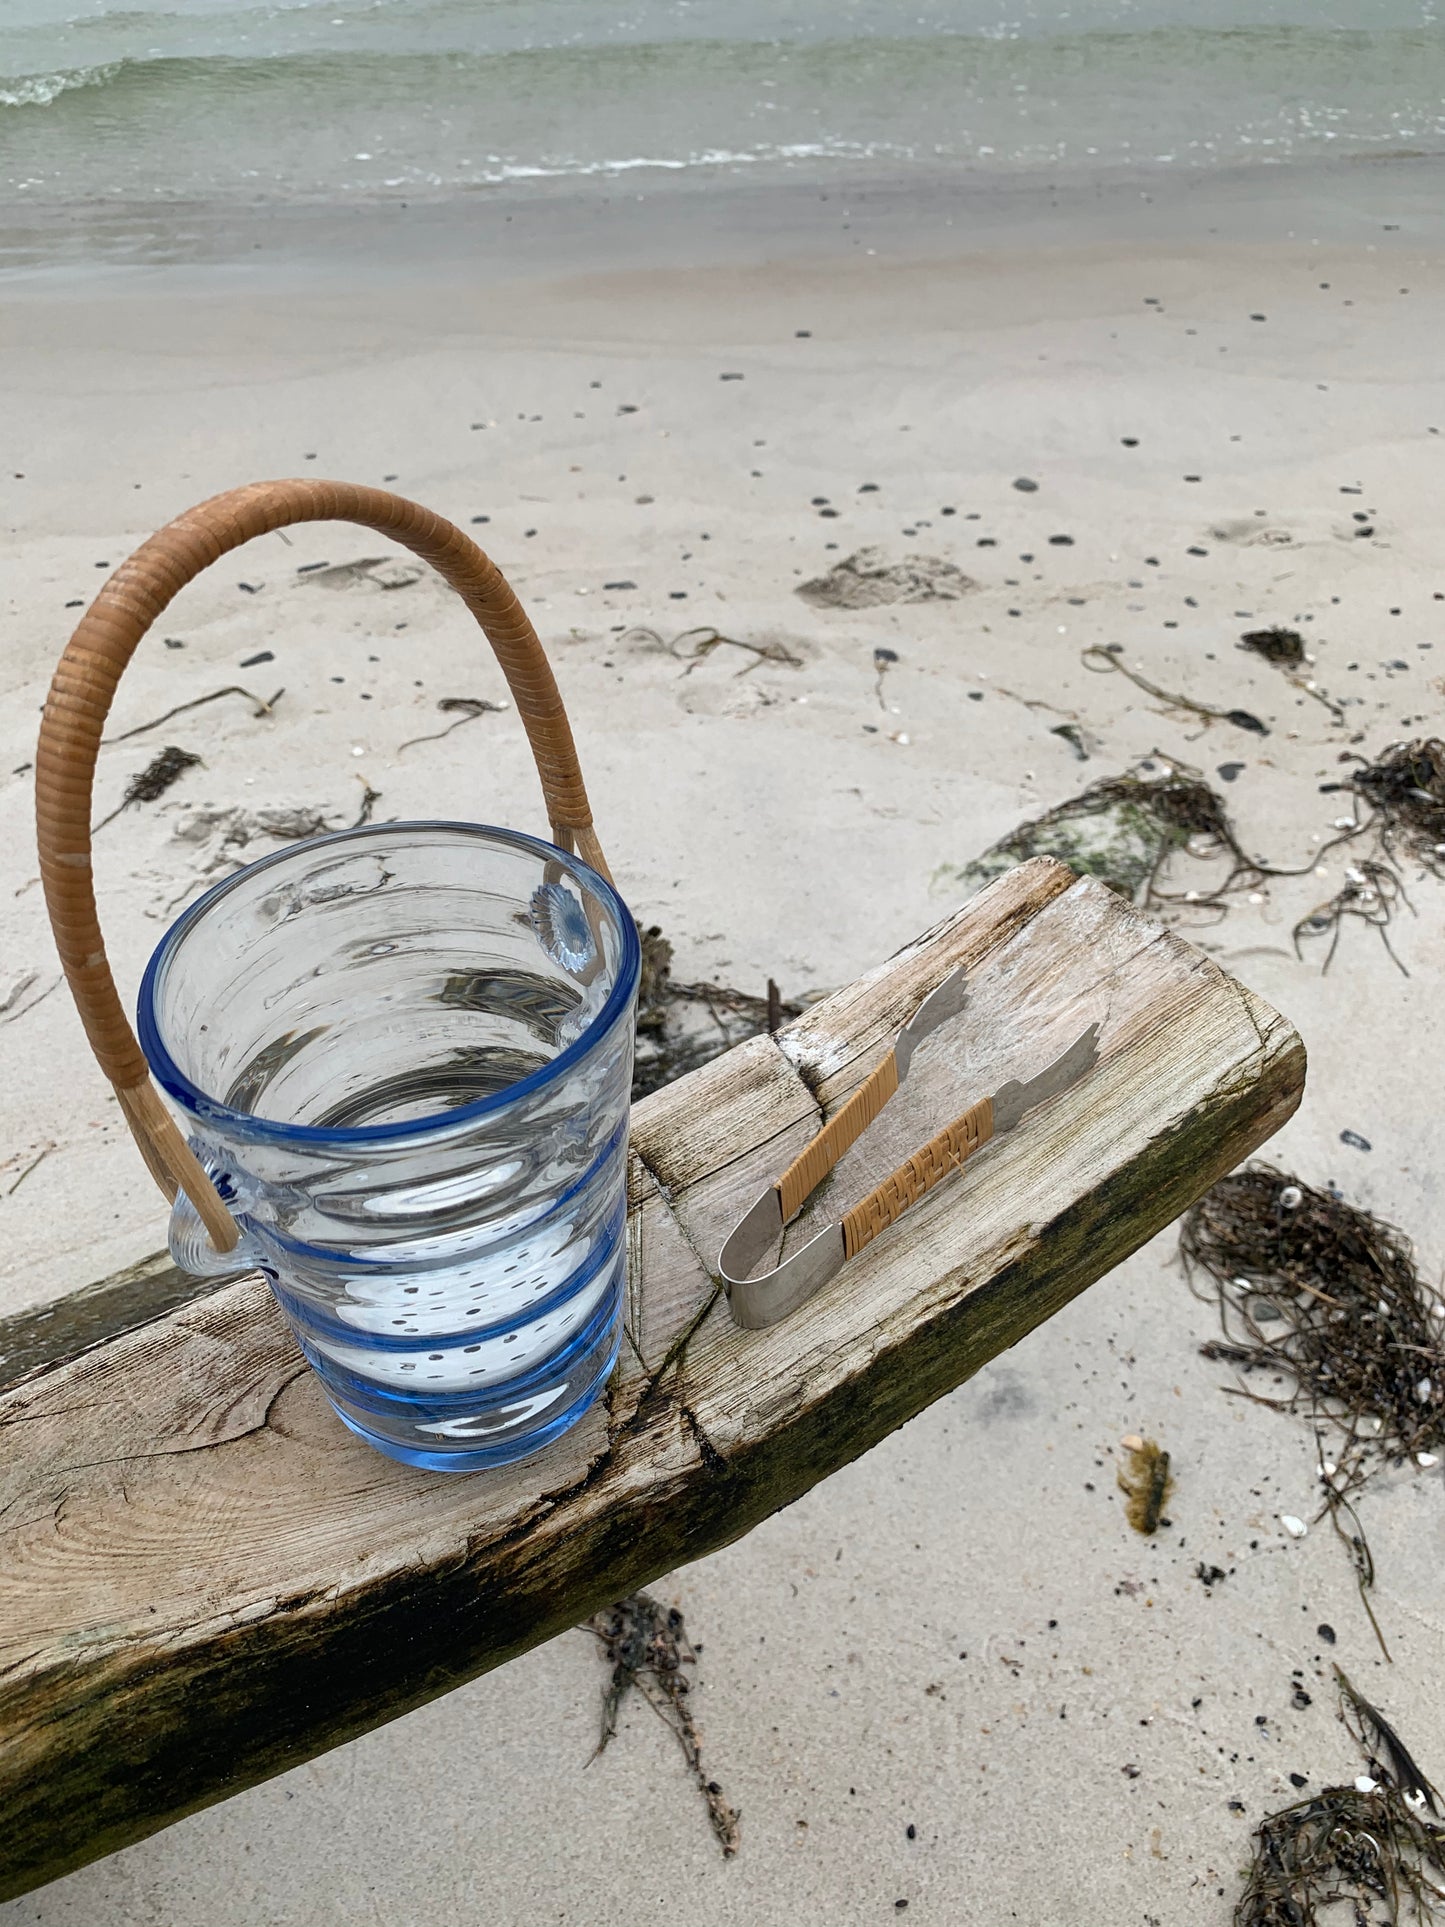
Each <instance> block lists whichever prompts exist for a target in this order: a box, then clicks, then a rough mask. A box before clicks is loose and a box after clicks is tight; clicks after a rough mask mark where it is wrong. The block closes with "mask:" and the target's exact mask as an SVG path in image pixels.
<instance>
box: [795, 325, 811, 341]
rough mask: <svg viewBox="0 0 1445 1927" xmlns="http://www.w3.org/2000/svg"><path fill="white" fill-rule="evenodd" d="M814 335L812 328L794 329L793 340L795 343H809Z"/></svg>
mask: <svg viewBox="0 0 1445 1927" xmlns="http://www.w3.org/2000/svg"><path fill="white" fill-rule="evenodd" d="M812 333H813V330H812V329H811V328H794V330H793V339H794V341H808V340H810V339H811V337H812Z"/></svg>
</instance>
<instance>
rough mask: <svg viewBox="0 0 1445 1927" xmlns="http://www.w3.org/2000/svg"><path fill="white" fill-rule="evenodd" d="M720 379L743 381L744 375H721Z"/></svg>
mask: <svg viewBox="0 0 1445 1927" xmlns="http://www.w3.org/2000/svg"><path fill="white" fill-rule="evenodd" d="M718 380H719V381H741V380H742V376H741V375H739V374H728V375H719V376H718Z"/></svg>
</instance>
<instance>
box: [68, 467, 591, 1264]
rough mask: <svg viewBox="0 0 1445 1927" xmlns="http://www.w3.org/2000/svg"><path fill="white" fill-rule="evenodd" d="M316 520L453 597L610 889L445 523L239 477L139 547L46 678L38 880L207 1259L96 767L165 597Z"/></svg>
mask: <svg viewBox="0 0 1445 1927" xmlns="http://www.w3.org/2000/svg"><path fill="white" fill-rule="evenodd" d="M327 521H343V522H356V523H359V524H360V525H361V526H362V527H363V528H369V529H375V530H376V532H377V533H378V534H379V535H388V536H391V537H392V538H393V539H394V540H395V541H397V542H400V543H402V544H403V545H404V546H405V547H406V548H409V549H410V550H411V551H412V553H413V554H414V555H416V556H419V557H420V558H421V560H422V561H423V562H427V563H429V564H430V565H431V566H432V568H434V569H435V570H436V571H437V572H438V574H439V575H441V576H443V577H445V579H446V580H447V581H448V582H449V583H450V584H451V586H452V588H454V589H455V590H456V592H457V594H458V595H459V596H460V597H461V598H462V600H463V602H465V603H466V605H467V607H468V608H469V609H470V610H471V612H472V614H473V615H474V616H475V617H476V619H477V622H478V623H479V624H480V626H481V628H482V630H483V632H484V633H485V635H486V637H487V640H488V641H489V642H490V643H491V645H492V648H493V649H494V651H495V652H496V656H497V660H498V662H499V663H500V664H501V666H502V671H503V674H504V675H505V676H506V678H507V683H508V686H509V688H510V690H511V693H512V698H513V700H514V702H515V703H516V705H517V709H518V712H519V714H520V715H521V718H522V722H523V725H524V727H525V729H526V731H527V738H528V741H529V743H530V744H531V748H532V755H533V758H534V760H535V762H536V765H537V774H538V775H539V776H540V778H541V780H542V791H543V794H544V796H545V798H546V803H547V816H548V820H549V822H550V823H551V827H552V840H553V842H555V843H556V844H558V845H559V847H560V848H562V849H564V850H569V851H571V850H575V851H576V852H577V854H578V855H580V856H581V857H582V858H583V859H584V860H585V861H586V862H588V863H590V864H591V865H592V867H593V868H594V869H595V870H598V871H600V872H601V873H602V875H603V876H605V877H607V878H608V880H609V881H611V875H610V872H609V871H608V868H607V863H606V859H605V858H604V857H603V854H602V848H601V845H600V844H599V843H598V841H597V835H596V832H595V831H594V829H593V827H592V811H591V808H590V806H589V805H588V801H587V791H586V787H585V786H584V784H583V781H582V772H581V770H580V769H579V768H578V765H577V751H576V747H575V745H574V743H573V741H572V731H571V728H570V726H569V724H568V721H567V712H566V710H565V709H564V707H563V704H562V697H561V695H560V693H559V691H558V688H557V684H556V682H555V680H554V678H553V675H552V670H551V665H550V664H549V663H548V661H547V657H546V653H545V652H544V650H543V648H542V645H541V643H540V641H539V640H538V638H537V632H536V630H535V629H534V628H533V627H532V624H531V622H530V621H529V620H528V618H527V616H526V613H525V612H524V610H523V609H522V606H521V604H520V603H519V602H518V600H517V598H516V596H515V595H514V594H513V593H512V589H511V587H510V585H509V584H508V582H507V580H506V578H505V577H504V576H503V574H502V572H501V570H500V569H499V568H498V567H497V566H496V564H495V563H494V562H493V561H491V559H490V558H489V557H488V556H486V555H485V554H483V552H482V550H481V549H479V548H478V547H477V545H476V543H475V542H473V541H472V540H471V538H470V537H469V536H466V535H464V534H463V533H462V531H461V530H460V529H459V528H456V527H455V526H454V525H453V524H452V523H450V522H448V521H446V520H444V518H443V517H442V516H440V515H434V514H433V513H432V512H431V510H430V509H425V508H422V507H421V506H420V504H418V503H416V502H410V501H408V500H407V499H406V498H405V496H401V495H393V494H391V493H390V492H389V491H387V490H386V489H379V488H363V487H360V486H358V485H356V484H354V483H350V482H327V481H320V480H314V479H306V480H298V481H283V482H253V483H251V484H250V485H249V486H248V487H245V488H237V489H231V490H228V491H227V493H226V494H224V495H215V496H212V497H211V499H210V500H209V501H206V502H201V503H199V504H198V505H197V506H196V507H195V508H193V509H188V510H187V511H186V513H185V514H184V515H181V516H179V517H177V519H176V520H175V521H174V522H170V523H168V524H167V525H166V527H165V528H163V529H160V530H158V531H157V533H156V534H155V535H153V536H151V538H150V539H149V541H147V542H143V543H142V544H141V546H140V547H139V548H138V549H137V550H136V551H135V553H134V555H132V556H130V557H129V558H128V559H127V560H126V561H124V562H123V563H121V565H120V567H119V568H118V569H117V570H116V571H115V573H114V574H113V575H112V576H111V577H110V579H109V580H108V581H107V582H106V584H105V586H104V587H103V588H102V589H101V592H100V594H99V595H98V596H97V597H96V599H95V601H94V602H93V603H92V604H91V605H90V607H89V608H88V609H87V610H86V612H85V614H84V615H83V616H82V617H81V619H80V621H79V623H78V624H77V625H76V629H75V633H74V635H73V636H72V637H71V639H70V641H69V643H68V644H67V646H66V650H65V654H64V655H63V656H62V657H61V659H60V664H59V667H58V668H57V669H56V672H55V678H54V680H53V682H52V683H51V685H50V695H49V698H48V700H47V702H46V705H45V715H44V719H43V721H42V722H41V725H40V744H39V747H38V749H37V751H36V756H35V813H36V819H37V824H38V829H39V843H40V874H41V878H42V880H43V882H44V886H45V902H46V908H47V909H48V910H49V913H50V922H51V927H52V929H53V930H54V932H55V942H56V947H57V949H58V950H59V952H60V960H61V962H62V964H63V965H64V966H65V975H66V978H67V980H68V981H69V984H70V989H71V993H72V995H73V996H74V998H75V1002H76V1006H77V1008H78V1009H79V1011H80V1016H81V1021H82V1023H83V1024H84V1025H85V1031H86V1036H87V1037H88V1038H89V1039H90V1046H91V1049H92V1050H93V1051H94V1053H95V1056H96V1059H97V1061H98V1062H99V1064H100V1067H101V1069H102V1070H103V1071H104V1072H105V1074H106V1076H107V1077H108V1078H109V1079H110V1081H111V1083H112V1085H113V1086H114V1087H115V1092H116V1096H117V1097H118V1098H119V1100H120V1106H121V1110H122V1111H123V1113H124V1115H125V1119H126V1122H127V1123H128V1124H129V1126H130V1129H131V1133H132V1135H133V1136H134V1138H135V1140H136V1143H137V1144H138V1145H139V1146H140V1150H141V1154H142V1156H143V1157H144V1158H145V1161H146V1163H147V1165H148V1166H149V1168H150V1172H151V1175H152V1176H153V1177H154V1178H155V1180H156V1182H157V1184H158V1185H159V1186H160V1188H161V1189H162V1191H164V1193H165V1194H166V1196H167V1198H170V1199H172V1200H173V1199H174V1198H175V1195H176V1192H177V1191H178V1190H180V1191H184V1192H185V1194H186V1196H187V1197H188V1198H189V1199H190V1200H191V1203H192V1204H193V1205H194V1206H195V1207H196V1210H197V1212H198V1213H199V1215H200V1217H201V1220H202V1222H203V1223H204V1225H205V1227H206V1230H207V1232H208V1233H209V1234H210V1238H211V1242H212V1243H213V1244H214V1245H215V1247H216V1249H217V1250H218V1251H230V1250H232V1249H234V1247H235V1245H236V1243H237V1240H238V1238H239V1236H240V1232H239V1228H238V1226H237V1225H236V1222H235V1220H234V1219H233V1218H232V1216H231V1214H230V1212H229V1211H228V1210H227V1208H226V1205H225V1203H224V1202H223V1200H222V1199H221V1197H220V1195H219V1193H218V1192H217V1190H216V1188H215V1186H214V1185H213V1184H212V1182H211V1180H210V1178H209V1177H208V1176H207V1175H206V1173H205V1171H204V1170H203V1169H202V1168H201V1165H200V1163H199V1162H198V1160H197V1158H196V1156H195V1154H194V1152H193V1151H192V1150H191V1148H190V1146H189V1145H188V1144H187V1142H186V1140H185V1138H184V1136H183V1135H182V1134H181V1131H180V1129H179V1128H178V1126H177V1125H176V1122H175V1120H174V1118H173V1117H172V1116H171V1114H170V1112H169V1111H168V1110H167V1109H166V1107H165V1105H164V1104H163V1103H162V1101H161V1097H160V1094H159V1092H158V1091H157V1090H156V1088H155V1086H154V1084H153V1083H152V1082H151V1077H150V1067H149V1065H148V1064H147V1063H146V1060H145V1056H144V1054H143V1052H142V1051H141V1048H140V1045H139V1044H138V1043H137V1041H136V1037H135V1033H134V1031H132V1029H131V1027H130V1024H129V1022H128V1021H127V1018H126V1015H125V1012H124V1010H123V1009H122V1008H121V1002H120V998H119V996H118V995H117V994H116V988H115V982H114V979H113V978H112V976H111V972H110V964H109V962H108V961H107V959H106V954H105V939H104V938H103V937H102V936H101V933H100V923H99V920H98V918H97V915H96V908H95V889H94V885H93V883H92V879H91V855H90V824H91V815H92V798H91V792H92V787H93V784H94V778H95V762H96V756H97V753H98V751H99V749H100V737H101V731H102V729H103V728H104V726H105V719H106V717H107V715H108V714H109V713H110V705H111V700H112V698H113V697H114V695H115V691H116V685H117V684H118V683H119V681H120V677H121V674H122V672H123V670H124V669H125V666H126V664H127V663H128V662H129V661H130V659H131V656H132V655H133V654H134V652H135V648H136V645H137V643H138V642H139V641H140V639H141V637H142V636H143V635H144V634H145V632H146V631H147V629H149V628H150V626H151V624H152V623H153V622H154V621H155V619H156V617H157V616H158V615H159V614H160V613H161V611H162V610H163V609H164V608H165V607H166V606H167V604H168V603H169V602H170V601H171V599H172V597H173V596H175V595H176V593H177V592H178V591H179V590H180V589H182V588H184V586H185V585H186V583H188V582H189V581H190V580H191V579H192V577H194V576H197V575H199V574H200V572H201V570H202V569H204V568H205V567H207V565H208V564H210V563H212V562H215V561H217V560H218V559H219V558H220V557H221V556H223V555H225V554H227V553H228V552H229V551H230V550H231V549H236V548H239V547H240V546H241V544H242V543H243V542H249V541H250V540H251V538H252V537H253V536H257V535H267V534H270V533H271V532H272V531H273V530H276V529H280V528H285V527H287V526H288V525H289V524H292V523H296V522H327Z"/></svg>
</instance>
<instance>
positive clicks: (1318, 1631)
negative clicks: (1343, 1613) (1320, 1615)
mask: <svg viewBox="0 0 1445 1927" xmlns="http://www.w3.org/2000/svg"><path fill="white" fill-rule="evenodd" d="M1315 1637H1316V1639H1322V1640H1323V1641H1324V1642H1325V1644H1326V1646H1333V1645H1334V1643H1335V1629H1334V1627H1333V1626H1332V1625H1331V1624H1330V1623H1329V1621H1328V1620H1327V1619H1322V1620H1321V1621H1320V1623H1319V1625H1318V1626H1316V1627H1315Z"/></svg>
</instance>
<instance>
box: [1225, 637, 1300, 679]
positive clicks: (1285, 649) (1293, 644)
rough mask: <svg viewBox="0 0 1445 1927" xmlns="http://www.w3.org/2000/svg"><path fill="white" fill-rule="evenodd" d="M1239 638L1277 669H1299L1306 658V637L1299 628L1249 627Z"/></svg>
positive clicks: (1245, 646)
mask: <svg viewBox="0 0 1445 1927" xmlns="http://www.w3.org/2000/svg"><path fill="white" fill-rule="evenodd" d="M1239 640H1240V643H1241V645H1242V646H1243V647H1244V648H1246V649H1252V650H1253V651H1254V653H1255V655H1257V656H1263V657H1264V659H1265V661H1266V662H1272V663H1273V664H1274V665H1275V667H1276V668H1277V669H1298V668H1299V666H1300V664H1301V663H1302V662H1303V661H1304V659H1305V644H1304V637H1303V636H1302V635H1301V634H1300V632H1299V630H1298V629H1247V630H1246V631H1245V633H1244V634H1243V635H1242V636H1241V637H1240V638H1239Z"/></svg>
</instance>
